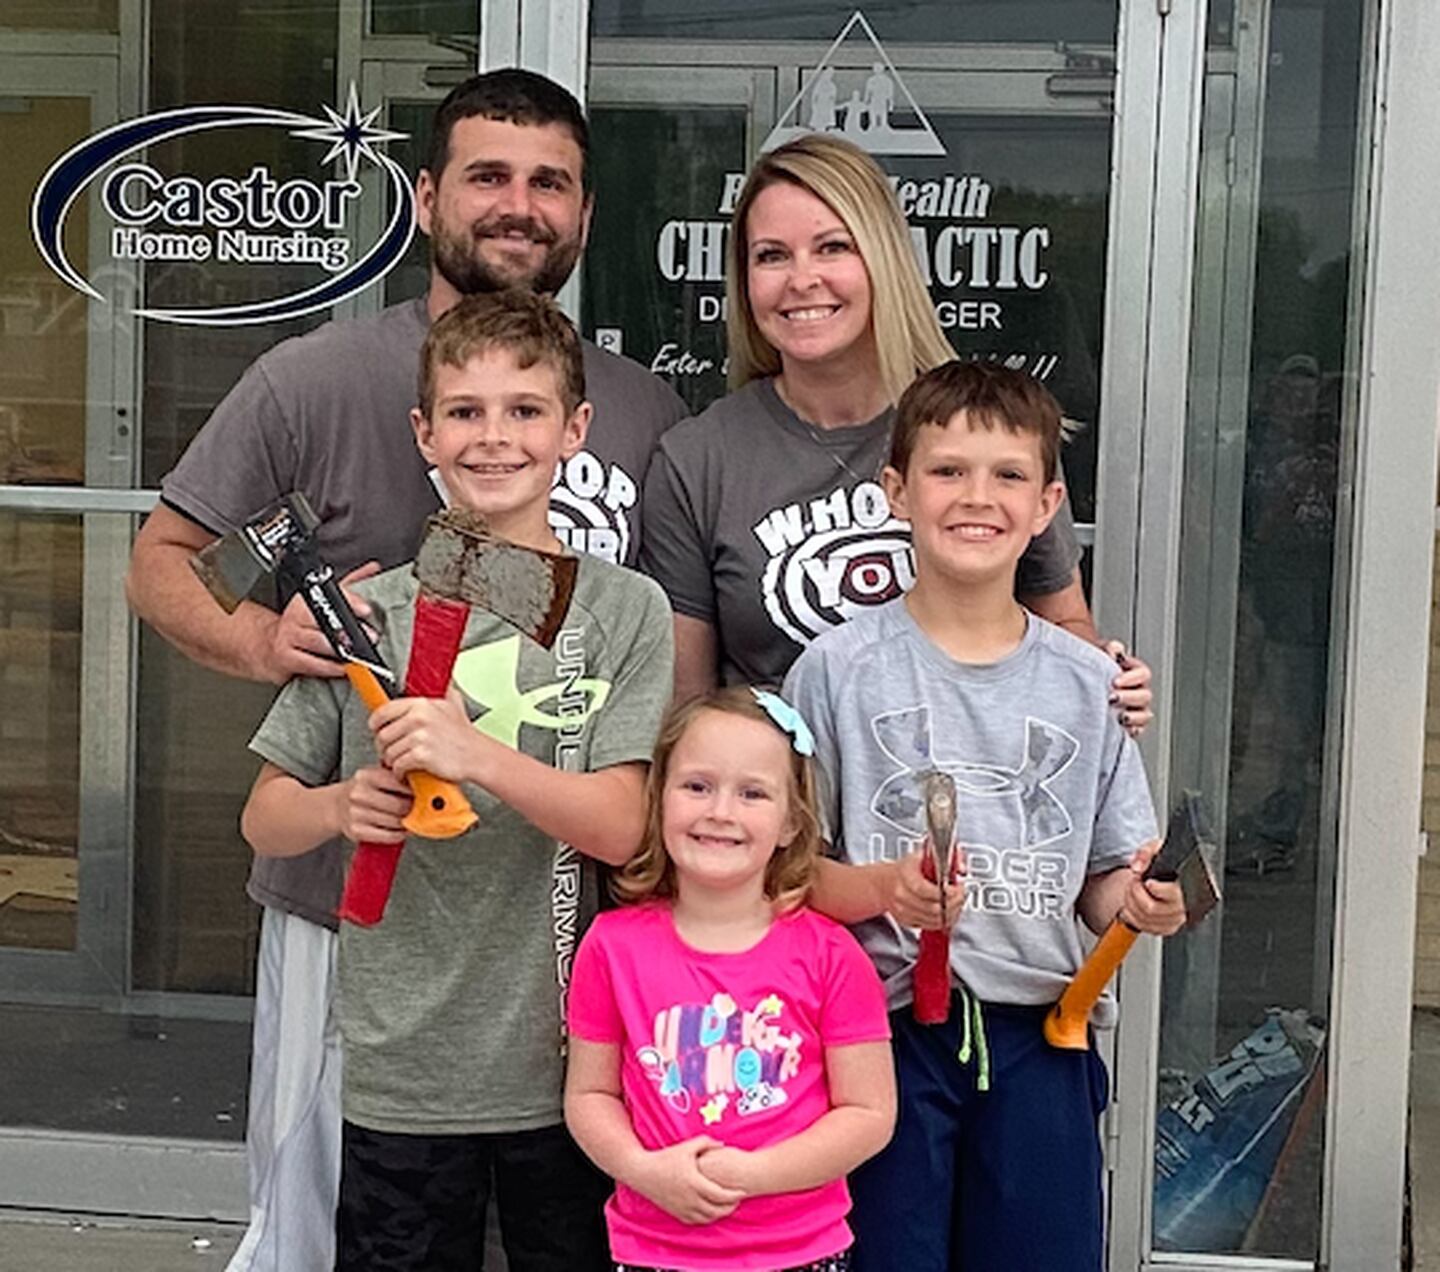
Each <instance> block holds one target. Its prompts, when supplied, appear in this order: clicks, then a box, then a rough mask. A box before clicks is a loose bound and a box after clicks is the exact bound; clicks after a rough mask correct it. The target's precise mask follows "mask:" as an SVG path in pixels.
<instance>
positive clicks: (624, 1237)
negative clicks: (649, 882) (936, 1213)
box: [569, 902, 890, 1272]
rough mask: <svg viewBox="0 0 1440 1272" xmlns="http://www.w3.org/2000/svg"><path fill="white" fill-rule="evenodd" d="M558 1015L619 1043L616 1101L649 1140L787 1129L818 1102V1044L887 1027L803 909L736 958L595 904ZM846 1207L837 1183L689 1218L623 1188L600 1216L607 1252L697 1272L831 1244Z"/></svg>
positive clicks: (864, 971)
mask: <svg viewBox="0 0 1440 1272" xmlns="http://www.w3.org/2000/svg"><path fill="white" fill-rule="evenodd" d="M569 1014H570V1030H571V1032H572V1033H574V1034H575V1035H576V1037H579V1038H584V1039H586V1040H587V1041H589V1042H607V1043H617V1044H619V1046H620V1052H621V1067H620V1083H621V1091H622V1094H623V1097H624V1100H625V1107H626V1109H627V1110H628V1111H629V1113H630V1121H631V1124H632V1125H633V1126H634V1128H635V1134H636V1136H637V1137H638V1138H639V1140H640V1142H641V1144H643V1145H644V1146H645V1147H646V1148H648V1149H659V1148H666V1147H668V1146H669V1145H671V1144H678V1143H680V1142H681V1141H682V1140H688V1139H693V1138H694V1137H695V1136H697V1135H709V1136H711V1137H712V1138H714V1139H717V1140H720V1141H721V1142H722V1143H725V1144H730V1145H733V1146H734V1147H736V1148H743V1149H756V1148H764V1147H766V1146H768V1145H771V1144H776V1143H779V1142H780V1141H782V1140H786V1139H789V1138H790V1137H791V1136H792V1135H796V1134H798V1133H799V1132H801V1131H803V1130H804V1129H805V1128H806V1127H807V1126H809V1125H810V1124H811V1123H812V1122H814V1121H815V1120H816V1119H818V1118H819V1117H821V1116H822V1115H823V1114H825V1113H826V1112H828V1111H829V1109H830V1092H829V1087H828V1084H827V1082H826V1079H825V1048H826V1047H838V1046H844V1045H846V1044H847V1043H856V1042H876V1041H880V1040H883V1039H887V1038H889V1036H890V1026H889V1021H888V1020H887V1018H886V1009H885V994H884V991H883V990H882V989H881V987H880V979H879V977H878V976H877V975H876V973H875V969H874V967H873V965H872V964H871V962H870V960H869V958H867V957H866V955H865V953H864V952H863V951H862V950H861V949H860V946H859V944H858V943H857V942H856V940H855V938H854V937H853V936H851V935H850V933H849V932H847V931H846V930H845V929H844V928H843V927H841V926H840V925H839V924H838V923H833V922H831V921H830V920H829V919H826V918H822V917H821V916H820V915H818V914H816V913H814V912H813V911H812V910H807V909H805V908H803V907H801V908H800V909H798V910H794V911H792V912H791V913H789V914H787V915H785V916H783V917H782V918H779V919H776V920H775V922H774V923H772V924H771V925H770V930H769V931H768V932H766V934H765V935H764V936H763V937H762V938H761V939H760V940H759V942H757V943H756V944H755V945H753V946H751V947H750V949H748V950H745V951H743V952H741V953H737V954H712V953H706V952H704V951H701V950H696V949H692V948H691V947H690V946H689V945H686V944H685V942H684V941H683V940H682V939H681V938H680V935H679V933H678V932H676V930H675V924H674V921H673V920H672V918H671V914H670V907H669V906H668V905H666V904H663V903H658V902H657V903H650V904H646V905H639V906H629V907H626V908H623V909H620V910H611V911H608V912H606V913H604V914H602V915H600V916H599V918H597V919H596V920H595V922H594V924H593V925H592V926H591V928H590V931H589V932H588V933H587V934H586V936H585V939H584V940H583V941H582V942H581V944H580V949H579V951H578V952H577V954H576V956H575V968H574V974H573V977H572V979H571V983H570V1008H569ZM849 1209H850V1194H849V1191H848V1190H847V1188H846V1187H845V1181H844V1180H843V1179H837V1180H835V1181H833V1182H832V1183H829V1184H824V1185H822V1186H821V1187H819V1188H812V1189H809V1190H807V1191H805V1192H797V1193H783V1194H778V1195H775V1196H770V1197H751V1198H748V1199H747V1200H745V1201H743V1202H741V1203H740V1205H739V1206H737V1207H736V1208H735V1211H734V1213H733V1214H730V1215H728V1216H726V1217H725V1218H724V1219H720V1220H717V1221H716V1222H715V1223H711V1224H704V1225H700V1226H695V1225H689V1224H684V1223H681V1222H680V1221H679V1220H678V1219H676V1218H675V1217H674V1216H672V1215H670V1214H667V1213H666V1212H665V1211H663V1210H661V1209H660V1208H659V1207H658V1206H656V1205H654V1204H653V1203H652V1202H650V1201H648V1200H647V1199H646V1198H644V1197H642V1196H640V1194H639V1193H636V1192H634V1191H632V1190H631V1189H629V1188H626V1187H625V1186H624V1185H623V1184H622V1185H619V1186H617V1188H616V1191H615V1195H614V1196H613V1197H612V1198H611V1199H610V1201H609V1203H608V1204H607V1206H606V1208H605V1213H606V1218H607V1220H608V1223H609V1228H610V1249H611V1253H612V1255H613V1256H614V1258H615V1259H616V1261H617V1262H620V1263H638V1264H649V1265H652V1266H658V1267H666V1268H682V1269H685V1270H686V1272H690V1270H691V1269H695V1270H696V1272H709V1270H710V1269H718V1268H727V1269H729V1268H784V1267H793V1266H794V1265H796V1264H801V1263H810V1262H813V1261H815V1260H817V1259H823V1258H825V1257H826V1256H828V1255H832V1254H836V1253H838V1252H839V1251H841V1250H843V1249H845V1248H846V1247H847V1246H848V1245H849V1244H850V1241H851V1237H850V1228H849V1225H848V1224H846V1222H845V1215H846V1213H847V1212H848V1211H849Z"/></svg>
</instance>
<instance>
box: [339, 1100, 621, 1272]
mask: <svg viewBox="0 0 1440 1272" xmlns="http://www.w3.org/2000/svg"><path fill="white" fill-rule="evenodd" d="M341 1138H342V1144H341V1165H340V1205H339V1208H338V1211H337V1214H336V1225H335V1227H336V1247H337V1249H336V1259H335V1267H336V1269H337V1270H338V1272H480V1269H482V1268H483V1267H484V1264H485V1211H486V1208H487V1207H488V1205H489V1203H490V1194H491V1192H492V1191H493V1192H494V1194H495V1200H496V1202H497V1204H498V1207H499V1211H500V1236H501V1241H502V1243H503V1245H504V1247H505V1258H506V1262H507V1263H508V1264H509V1265H510V1272H609V1269H610V1250H609V1245H608V1243H607V1241H606V1239H605V1221H604V1216H603V1207H604V1204H605V1198H606V1196H607V1195H608V1194H609V1192H610V1189H611V1184H610V1181H609V1180H608V1179H607V1178H606V1177H605V1176H604V1175H602V1174H601V1173H600V1172H599V1171H598V1170H596V1169H595V1167H594V1166H593V1165H591V1163H590V1161H589V1159H588V1158H587V1157H586V1156H585V1154H584V1153H582V1152H581V1151H580V1149H579V1147H578V1146H577V1145H576V1143H575V1141H574V1140H573V1139H571V1138H570V1135H569V1132H567V1131H566V1129H565V1128H564V1127H563V1126H547V1127H544V1128H543V1129H541V1130H537V1131H515V1132H511V1133H506V1134H493V1135H397V1134H393V1133H388V1132H384V1131H371V1130H367V1129H366V1128H365V1127H363V1126H356V1125H355V1123H353V1122H345V1123H343V1126H342V1133H341Z"/></svg>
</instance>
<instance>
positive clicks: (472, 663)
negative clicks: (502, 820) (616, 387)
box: [454, 635, 610, 749]
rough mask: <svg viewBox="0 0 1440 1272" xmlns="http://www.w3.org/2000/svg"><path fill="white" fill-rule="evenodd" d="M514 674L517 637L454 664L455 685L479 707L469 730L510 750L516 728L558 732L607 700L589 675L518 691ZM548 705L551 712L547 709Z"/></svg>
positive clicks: (605, 686)
mask: <svg viewBox="0 0 1440 1272" xmlns="http://www.w3.org/2000/svg"><path fill="white" fill-rule="evenodd" d="M519 673H520V637H519V636H518V635H516V636H507V637H506V638H505V639H504V640H497V641H494V642H493V643H491V644H489V645H479V646H477V647H476V648H474V649H467V650H465V651H464V652H463V653H462V654H461V655H460V657H459V658H457V659H456V660H455V671H454V679H455V683H456V684H457V685H459V686H460V688H461V689H462V690H463V691H464V692H465V694H466V695H467V696H468V697H470V698H472V699H473V700H474V701H476V702H478V703H479V704H480V705H481V706H482V707H484V708H485V713H484V714H483V715H482V716H481V717H480V718H479V719H478V720H476V721H475V727H476V728H477V729H479V730H480V732H481V733H485V734H488V735H489V736H490V737H492V738H494V739H495V740H496V741H497V742H503V743H504V744H505V745H506V746H508V747H511V748H514V749H518V748H519V745H520V726H521V725H522V724H528V725H532V726H533V727H535V728H537V729H549V730H550V731H551V732H552V733H558V732H559V731H560V730H561V729H565V728H571V727H573V726H575V725H577V724H582V723H584V722H585V721H586V720H588V719H589V718H590V717H591V716H592V715H594V714H595V713H596V712H597V711H599V710H600V708H601V707H603V706H604V705H605V701H606V699H607V698H609V697H610V682H609V681H608V680H598V679H595V678H593V677H589V676H577V677H574V678H573V679H566V680H557V681H555V682H554V683H552V684H548V685H540V686H538V687H537V688H534V689H530V690H527V691H525V692H521V690H520V685H519ZM551 703H554V705H555V709H554V710H548V711H547V710H546V709H545V708H546V707H547V706H549V705H550V704H551Z"/></svg>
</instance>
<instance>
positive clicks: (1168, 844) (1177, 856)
mask: <svg viewBox="0 0 1440 1272" xmlns="http://www.w3.org/2000/svg"><path fill="white" fill-rule="evenodd" d="M1214 851H1215V846H1214V841H1213V839H1212V838H1211V835H1210V830H1209V826H1208V824H1207V822H1206V819H1205V811H1204V809H1203V807H1202V806H1201V802H1200V796H1199V794H1198V793H1197V792H1195V791H1185V792H1184V793H1183V794H1182V795H1181V796H1180V799H1179V802H1178V803H1176V805H1175V807H1174V809H1173V810H1172V811H1171V813H1170V823H1169V825H1168V826H1167V827H1166V828H1165V842H1164V843H1163V844H1161V845H1160V851H1159V852H1158V853H1156V854H1155V859H1154V860H1153V861H1152V862H1151V863H1150V868H1149V869H1148V870H1147V871H1146V872H1145V877H1146V878H1147V879H1163V880H1166V881H1167V882H1178V883H1179V884H1180V890H1181V892H1182V893H1184V896H1185V926H1186V927H1194V926H1196V925H1197V924H1198V923H1200V922H1201V921H1202V920H1203V919H1204V918H1205V916H1206V915H1207V914H1209V913H1210V911H1211V910H1213V909H1214V908H1215V906H1216V905H1217V904H1218V903H1219V901H1220V887H1219V885H1218V883H1217V882H1216V879H1215V871H1214V869H1213V868H1212V867H1211V865H1210V858H1211V855H1212V854H1213V853H1214Z"/></svg>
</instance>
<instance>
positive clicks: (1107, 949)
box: [1045, 919, 1140, 1051]
mask: <svg viewBox="0 0 1440 1272" xmlns="http://www.w3.org/2000/svg"><path fill="white" fill-rule="evenodd" d="M1139 935H1140V933H1138V932H1137V931H1136V930H1135V929H1134V928H1132V927H1129V926H1127V925H1126V924H1124V923H1122V922H1121V921H1120V920H1119V919H1116V920H1114V921H1113V922H1112V923H1111V924H1110V926H1109V927H1108V928H1106V929H1105V935H1104V936H1102V937H1101V938H1100V941H1099V943H1098V944H1097V945H1096V946H1095V948H1094V949H1093V950H1091V951H1090V957H1089V958H1087V959H1086V960H1085V962H1084V963H1082V964H1081V965H1080V970H1079V971H1078V972H1076V973H1075V979H1074V980H1072V981H1071V982H1070V984H1069V985H1067V986H1066V987H1065V992H1064V993H1063V994H1061V995H1060V1001H1059V1002H1058V1003H1056V1004H1055V1006H1054V1007H1052V1008H1051V1009H1050V1014H1049V1015H1048V1016H1046V1017H1045V1041H1046V1042H1048V1043H1049V1044H1050V1045H1051V1046H1052V1047H1061V1048H1063V1049H1065V1050H1067V1051H1084V1050H1086V1049H1087V1048H1088V1047H1089V1046H1090V1030H1089V1025H1090V1012H1091V1009H1092V1008H1093V1007H1094V1006H1095V1004H1096V1003H1097V1002H1098V1001H1099V1000H1100V995H1101V994H1103V993H1104V992H1105V986H1106V985H1108V984H1109V983H1110V978H1111V977H1112V976H1114V975H1115V969H1116V968H1118V967H1119V966H1120V964H1121V963H1122V962H1124V961H1125V955H1127V954H1128V953H1130V947H1131V946H1132V945H1134V944H1135V938H1136V937H1137V936H1139Z"/></svg>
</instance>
